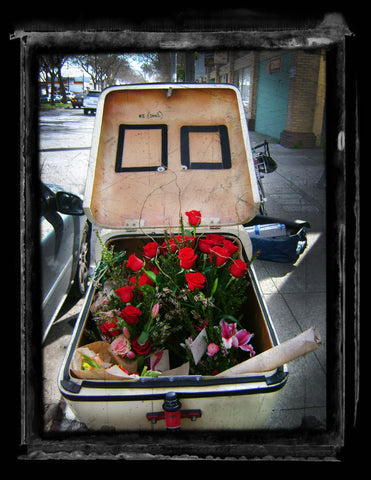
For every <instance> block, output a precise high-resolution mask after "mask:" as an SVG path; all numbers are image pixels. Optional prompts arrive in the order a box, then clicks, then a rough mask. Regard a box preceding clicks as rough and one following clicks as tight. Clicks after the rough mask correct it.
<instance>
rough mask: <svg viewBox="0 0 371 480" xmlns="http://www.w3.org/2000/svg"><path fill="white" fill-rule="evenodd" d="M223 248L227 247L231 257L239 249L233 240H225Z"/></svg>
mask: <svg viewBox="0 0 371 480" xmlns="http://www.w3.org/2000/svg"><path fill="white" fill-rule="evenodd" d="M223 248H225V249H226V250H227V251H228V253H229V256H230V257H231V256H232V255H233V254H234V253H236V252H237V250H238V246H237V245H235V244H234V243H233V242H231V241H230V240H224V243H223Z"/></svg>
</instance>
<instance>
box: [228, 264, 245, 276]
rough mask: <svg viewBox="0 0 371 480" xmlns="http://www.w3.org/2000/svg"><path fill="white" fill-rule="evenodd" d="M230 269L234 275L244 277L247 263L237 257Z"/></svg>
mask: <svg viewBox="0 0 371 480" xmlns="http://www.w3.org/2000/svg"><path fill="white" fill-rule="evenodd" d="M229 270H230V272H231V274H232V275H233V276H234V277H236V278H240V277H243V276H244V275H245V273H246V272H247V264H246V263H245V262H243V261H242V260H240V259H237V260H235V261H234V262H233V263H232V265H231V266H230V267H229Z"/></svg>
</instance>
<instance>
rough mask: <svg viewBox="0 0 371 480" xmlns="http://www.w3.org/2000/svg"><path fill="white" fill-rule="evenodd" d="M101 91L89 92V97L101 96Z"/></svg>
mask: <svg viewBox="0 0 371 480" xmlns="http://www.w3.org/2000/svg"><path fill="white" fill-rule="evenodd" d="M99 95H100V92H89V93H88V97H99Z"/></svg>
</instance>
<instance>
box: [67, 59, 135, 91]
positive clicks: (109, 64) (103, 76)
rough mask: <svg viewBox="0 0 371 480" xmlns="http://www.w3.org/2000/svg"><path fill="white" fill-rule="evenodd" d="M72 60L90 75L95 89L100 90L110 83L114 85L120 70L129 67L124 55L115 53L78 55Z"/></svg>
mask: <svg viewBox="0 0 371 480" xmlns="http://www.w3.org/2000/svg"><path fill="white" fill-rule="evenodd" d="M71 60H72V62H73V63H74V64H75V65H78V66H79V67H81V68H82V69H83V70H84V71H85V72H86V73H87V74H88V75H89V76H90V78H91V81H92V83H93V85H94V89H100V90H103V88H105V87H107V86H109V85H114V84H115V83H116V80H117V77H118V75H119V72H120V71H121V70H122V69H123V68H125V67H128V64H127V60H126V59H125V57H124V55H117V54H113V53H108V54H97V55H78V56H76V57H73V58H71Z"/></svg>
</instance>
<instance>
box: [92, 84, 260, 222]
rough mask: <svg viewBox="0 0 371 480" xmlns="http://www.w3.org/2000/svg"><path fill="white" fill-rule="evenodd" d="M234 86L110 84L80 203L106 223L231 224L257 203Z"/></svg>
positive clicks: (101, 103)
mask: <svg viewBox="0 0 371 480" xmlns="http://www.w3.org/2000/svg"><path fill="white" fill-rule="evenodd" d="M258 202H259V195H258V189H257V183H256V177H255V171H254V163H253V159H252V154H251V149H250V142H249V138H248V132H247V124H246V119H245V114H244V110H243V106H242V100H241V96H240V92H239V90H238V89H237V88H236V87H234V86H232V85H219V84H179V83H173V84H142V85H123V86H118V87H110V88H107V89H106V90H104V91H103V92H102V94H101V96H100V99H99V102H98V106H97V112H96V120H95V126H94V131H93V138H92V146H91V152H90V160H89V167H88V176H87V182H86V189H85V195H84V209H85V212H86V214H87V216H88V218H89V219H90V220H91V221H92V222H93V223H95V224H96V225H99V226H101V227H104V228H120V229H122V228H133V227H138V226H139V227H141V228H155V227H176V226H178V225H179V216H180V214H182V215H183V216H184V214H185V212H187V211H189V210H200V211H201V213H202V223H201V226H208V225H225V226H227V225H236V224H241V223H245V222H247V221H249V220H251V219H252V218H253V217H254V216H255V215H256V213H257V211H258V207H259V203H258Z"/></svg>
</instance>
